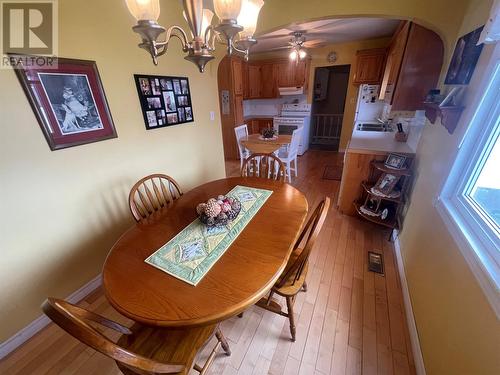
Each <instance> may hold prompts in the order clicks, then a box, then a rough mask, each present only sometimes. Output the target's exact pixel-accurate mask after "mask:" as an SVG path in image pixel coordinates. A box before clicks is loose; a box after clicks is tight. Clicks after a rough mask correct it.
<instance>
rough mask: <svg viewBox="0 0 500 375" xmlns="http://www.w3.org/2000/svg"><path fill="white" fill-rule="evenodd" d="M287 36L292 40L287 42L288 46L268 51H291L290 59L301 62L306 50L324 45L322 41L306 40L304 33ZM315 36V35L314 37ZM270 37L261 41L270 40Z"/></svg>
mask: <svg viewBox="0 0 500 375" xmlns="http://www.w3.org/2000/svg"><path fill="white" fill-rule="evenodd" d="M289 35H291V36H292V38H291V39H290V40H289V41H288V45H286V46H281V47H275V48H271V49H269V50H270V51H277V50H282V49H291V52H290V59H291V60H294V61H298V60H303V59H304V58H305V57H306V56H307V49H308V48H315V47H318V46H320V45H321V44H323V43H324V40H322V39H314V40H307V38H306V35H305V32H304V31H294V32H292V33H290V34H289ZM315 36H317V34H316V35H315ZM270 38H272V36H269V37H263V39H270Z"/></svg>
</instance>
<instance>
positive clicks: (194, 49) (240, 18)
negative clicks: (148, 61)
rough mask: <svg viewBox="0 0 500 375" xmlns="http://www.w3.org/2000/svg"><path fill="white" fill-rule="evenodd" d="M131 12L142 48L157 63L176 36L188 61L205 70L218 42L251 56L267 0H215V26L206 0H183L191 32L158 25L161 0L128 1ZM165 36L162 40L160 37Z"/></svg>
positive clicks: (234, 51)
mask: <svg viewBox="0 0 500 375" xmlns="http://www.w3.org/2000/svg"><path fill="white" fill-rule="evenodd" d="M125 1H126V3H127V7H128V9H129V11H130V13H131V14H132V15H133V16H134V17H135V19H136V20H137V24H136V25H135V26H133V27H132V30H134V31H135V32H136V33H138V34H139V35H140V36H141V39H142V42H141V43H140V44H139V47H141V48H143V49H145V50H146V51H148V52H149V53H150V54H151V57H152V58H153V63H154V64H155V65H158V57H159V56H161V55H164V54H165V53H166V52H167V49H168V43H169V42H170V40H171V39H172V38H173V37H176V38H177V39H179V40H180V42H181V45H182V51H183V52H184V53H186V56H185V57H184V58H185V59H186V60H188V61H191V62H192V63H194V64H195V65H196V66H197V67H198V69H199V70H200V72H201V73H203V71H204V70H205V65H206V64H207V63H208V62H209V61H210V60H213V59H214V58H215V55H214V52H215V42H216V40H222V41H223V42H224V43H225V44H226V45H227V53H228V55H231V54H234V53H238V54H241V55H243V56H244V57H245V59H248V54H249V51H250V48H251V47H252V46H253V45H254V44H256V43H257V41H256V40H255V38H254V37H253V34H254V33H255V29H256V26H257V19H258V17H259V12H260V9H261V8H262V6H263V5H264V0H213V8H214V11H215V15H216V16H217V18H218V20H219V22H218V23H217V24H215V25H212V18H213V16H214V13H213V12H212V11H211V10H210V9H208V8H204V6H203V0H183V2H182V3H183V7H184V18H185V19H186V21H187V23H188V26H189V32H186V31H184V30H183V29H182V27H180V26H177V25H172V26H170V27H168V28H165V27H163V26H161V25H160V24H158V18H159V16H160V1H159V0H125ZM162 34H165V35H164V38H163V39H162V40H159V38H160V36H161V35H162Z"/></svg>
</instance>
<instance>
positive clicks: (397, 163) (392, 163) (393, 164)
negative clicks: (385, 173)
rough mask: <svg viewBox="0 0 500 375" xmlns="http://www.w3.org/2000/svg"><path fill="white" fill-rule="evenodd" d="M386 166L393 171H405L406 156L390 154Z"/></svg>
mask: <svg viewBox="0 0 500 375" xmlns="http://www.w3.org/2000/svg"><path fill="white" fill-rule="evenodd" d="M384 164H385V166H386V167H388V168H392V169H404V168H405V167H406V156H404V155H399V154H389V155H387V159H386V160H385V163H384Z"/></svg>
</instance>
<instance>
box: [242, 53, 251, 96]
mask: <svg viewBox="0 0 500 375" xmlns="http://www.w3.org/2000/svg"><path fill="white" fill-rule="evenodd" d="M241 66H242V74H241V75H242V82H243V99H250V86H249V83H248V62H246V61H243V62H242V64H241Z"/></svg>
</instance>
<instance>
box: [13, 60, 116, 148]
mask: <svg viewBox="0 0 500 375" xmlns="http://www.w3.org/2000/svg"><path fill="white" fill-rule="evenodd" d="M9 56H10V57H12V58H15V59H16V61H17V62H18V64H17V65H16V67H15V69H14V71H15V73H16V75H17V78H18V79H19V82H20V83H21V86H22V87H23V90H24V92H25V94H26V96H27V98H28V101H29V103H30V105H31V108H32V109H33V112H34V113H35V116H36V118H37V120H38V123H39V125H40V128H41V129H42V132H43V134H44V136H45V139H46V140H47V143H48V144H49V147H50V149H51V150H52V151H54V150H60V149H62V148H66V147H72V146H78V145H82V144H86V143H91V142H98V141H102V140H105V139H110V138H116V137H117V135H116V130H115V126H114V124H113V119H112V117H111V112H110V110H109V107H108V103H107V101H106V95H105V94H104V89H103V87H102V83H101V78H100V76H99V72H98V70H97V65H96V63H95V61H87V60H75V59H64V58H58V59H57V64H55V65H54V66H50V67H44V66H41V65H29V66H28V65H24V61H28V59H26V56H25V55H14V54H10V55H9ZM33 58H35V59H36V56H33Z"/></svg>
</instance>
